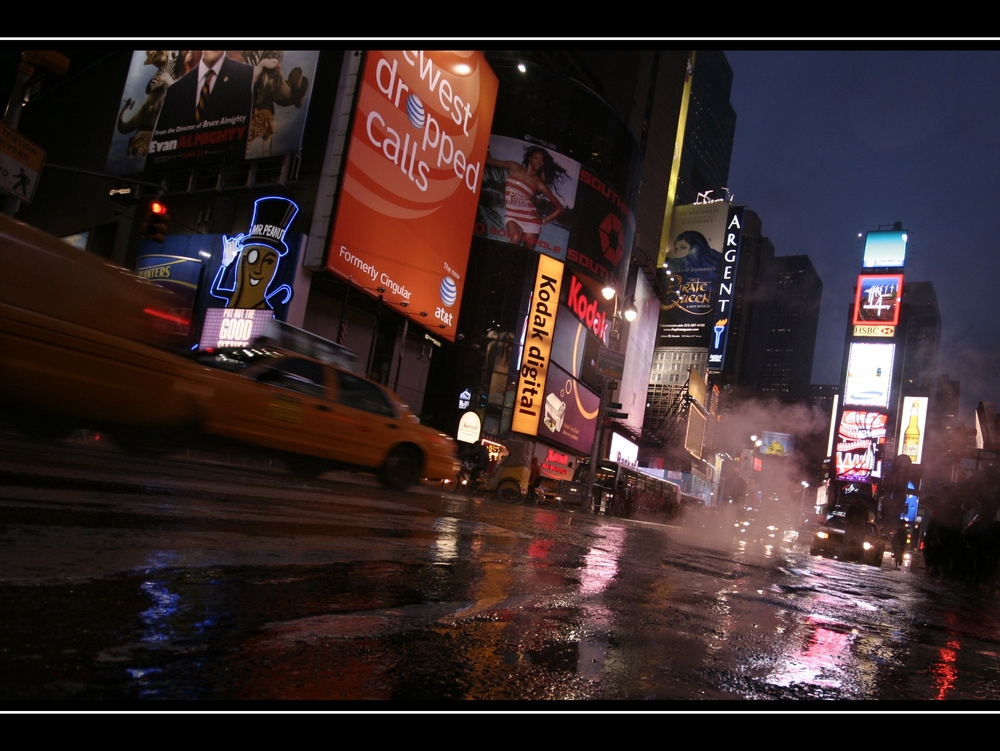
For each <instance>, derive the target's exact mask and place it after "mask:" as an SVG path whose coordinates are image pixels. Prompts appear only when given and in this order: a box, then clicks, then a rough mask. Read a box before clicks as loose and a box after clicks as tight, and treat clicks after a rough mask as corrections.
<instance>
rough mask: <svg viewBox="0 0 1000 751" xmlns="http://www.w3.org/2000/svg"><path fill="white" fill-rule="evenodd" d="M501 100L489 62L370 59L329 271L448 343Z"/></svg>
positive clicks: (471, 55) (409, 55) (408, 54)
mask: <svg viewBox="0 0 1000 751" xmlns="http://www.w3.org/2000/svg"><path fill="white" fill-rule="evenodd" d="M496 93H497V77H496V75H495V74H494V73H493V71H492V70H491V69H490V67H489V65H488V64H487V62H486V60H485V58H484V57H483V55H482V53H480V52H461V51H459V52H455V51H443V52H442V51H426V50H419V51H412V50H409V51H370V52H368V53H366V60H365V64H364V71H363V77H362V81H361V84H360V90H359V93H358V99H357V106H356V109H355V112H354V125H353V127H352V129H351V134H350V140H349V142H348V151H347V161H346V165H345V168H344V172H343V176H342V181H341V188H340V200H339V203H338V205H337V212H336V218H335V220H334V225H333V232H332V233H331V242H330V248H329V251H328V253H327V260H326V266H327V268H328V269H329V270H330V271H332V272H333V273H335V274H338V275H339V276H341V277H344V278H350V279H351V281H352V282H353V283H354V284H355V285H357V286H359V287H361V288H362V289H364V290H365V292H367V293H368V294H370V295H373V296H376V297H377V296H378V295H382V296H383V300H384V301H385V302H386V303H389V304H390V305H392V304H395V306H394V307H395V309H396V310H398V311H400V312H402V311H403V309H404V308H403V307H402V305H401V304H402V303H404V302H405V303H406V306H405V311H406V313H407V314H408V315H411V316H413V320H414V321H415V322H416V323H419V324H420V325H422V326H426V327H427V328H429V329H431V330H433V331H435V332H436V333H438V334H439V335H441V336H442V337H444V338H446V339H449V340H450V341H454V340H455V334H456V327H457V324H458V309H459V305H460V303H461V300H462V291H463V288H464V286H465V271H466V266H467V264H468V259H469V247H470V241H471V238H472V228H473V223H474V221H475V218H476V206H477V204H478V201H479V193H480V188H481V185H482V179H483V163H484V161H485V158H486V150H487V146H488V144H489V137H490V127H491V125H492V123H493V106H494V102H495V100H496ZM424 314H426V315H424Z"/></svg>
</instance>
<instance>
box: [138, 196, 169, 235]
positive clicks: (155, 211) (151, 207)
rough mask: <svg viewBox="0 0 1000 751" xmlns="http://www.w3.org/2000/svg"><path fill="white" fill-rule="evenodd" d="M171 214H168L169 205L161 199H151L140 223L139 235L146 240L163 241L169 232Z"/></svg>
mask: <svg viewBox="0 0 1000 751" xmlns="http://www.w3.org/2000/svg"><path fill="white" fill-rule="evenodd" d="M169 220H170V215H169V214H167V206H166V204H164V203H161V202H160V201H150V202H149V203H148V204H147V205H146V210H145V212H144V213H143V216H142V221H140V223H139V236H140V237H141V238H143V239H144V240H153V241H155V242H158V243H162V242H163V240H164V238H165V236H166V233H167V222H168V221H169Z"/></svg>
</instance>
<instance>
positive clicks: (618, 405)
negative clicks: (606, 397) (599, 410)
mask: <svg viewBox="0 0 1000 751" xmlns="http://www.w3.org/2000/svg"><path fill="white" fill-rule="evenodd" d="M621 408H622V405H621V403H620V402H611V403H610V404H608V409H621Z"/></svg>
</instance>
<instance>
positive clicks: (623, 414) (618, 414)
mask: <svg viewBox="0 0 1000 751" xmlns="http://www.w3.org/2000/svg"><path fill="white" fill-rule="evenodd" d="M608 417H610V418H611V419H612V420H624V419H625V418H626V417H628V412H608Z"/></svg>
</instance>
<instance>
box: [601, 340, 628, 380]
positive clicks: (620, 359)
mask: <svg viewBox="0 0 1000 751" xmlns="http://www.w3.org/2000/svg"><path fill="white" fill-rule="evenodd" d="M624 370H625V353H624V352H615V351H614V350H613V349H608V348H607V347H601V351H600V352H599V353H598V355H597V372H598V373H600V374H601V375H602V376H606V377H608V378H621V377H622V373H623V372H624Z"/></svg>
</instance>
